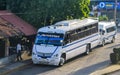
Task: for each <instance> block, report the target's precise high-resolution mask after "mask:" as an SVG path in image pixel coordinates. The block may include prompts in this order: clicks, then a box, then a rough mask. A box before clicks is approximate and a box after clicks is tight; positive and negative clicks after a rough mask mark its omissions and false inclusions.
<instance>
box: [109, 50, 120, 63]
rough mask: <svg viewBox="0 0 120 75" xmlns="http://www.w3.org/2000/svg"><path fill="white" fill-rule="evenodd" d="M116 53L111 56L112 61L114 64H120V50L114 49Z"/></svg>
mask: <svg viewBox="0 0 120 75" xmlns="http://www.w3.org/2000/svg"><path fill="white" fill-rule="evenodd" d="M113 52H114V53H111V54H110V60H111V62H112V64H119V62H120V48H114V49H113Z"/></svg>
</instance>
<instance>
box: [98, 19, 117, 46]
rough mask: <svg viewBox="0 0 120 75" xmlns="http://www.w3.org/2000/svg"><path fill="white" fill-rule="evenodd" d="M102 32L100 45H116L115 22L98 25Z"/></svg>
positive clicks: (104, 22)
mask: <svg viewBox="0 0 120 75" xmlns="http://www.w3.org/2000/svg"><path fill="white" fill-rule="evenodd" d="M98 28H99V32H100V44H101V45H102V46H104V45H105V44H106V43H114V42H115V38H116V33H117V27H116V24H115V22H112V21H111V22H110V21H109V22H108V21H101V22H99V24H98Z"/></svg>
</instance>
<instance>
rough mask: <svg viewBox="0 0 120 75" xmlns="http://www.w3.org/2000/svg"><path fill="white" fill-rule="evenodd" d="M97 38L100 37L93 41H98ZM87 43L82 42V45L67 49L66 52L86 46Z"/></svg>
mask: <svg viewBox="0 0 120 75" xmlns="http://www.w3.org/2000/svg"><path fill="white" fill-rule="evenodd" d="M96 40H98V39H95V40H93V41H96ZM77 43H78V42H77ZM85 45H87V43H86V44H82V45H80V46H77V47H75V48H72V49H70V50H67V51H66V52H69V51H72V50H74V49H77V48H79V47H82V46H85Z"/></svg>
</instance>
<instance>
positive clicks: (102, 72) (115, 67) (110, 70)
mask: <svg viewBox="0 0 120 75" xmlns="http://www.w3.org/2000/svg"><path fill="white" fill-rule="evenodd" d="M118 70H120V65H111V66H108V67H106V68H104V69H101V70H97V71H95V72H93V73H91V74H90V75H107V74H110V73H113V72H116V71H118Z"/></svg>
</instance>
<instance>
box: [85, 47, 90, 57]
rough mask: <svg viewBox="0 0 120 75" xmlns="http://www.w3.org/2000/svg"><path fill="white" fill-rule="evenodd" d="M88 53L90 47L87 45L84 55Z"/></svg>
mask: <svg viewBox="0 0 120 75" xmlns="http://www.w3.org/2000/svg"><path fill="white" fill-rule="evenodd" d="M89 53H90V45H87V47H86V52H85V54H86V55H88V54H89Z"/></svg>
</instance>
